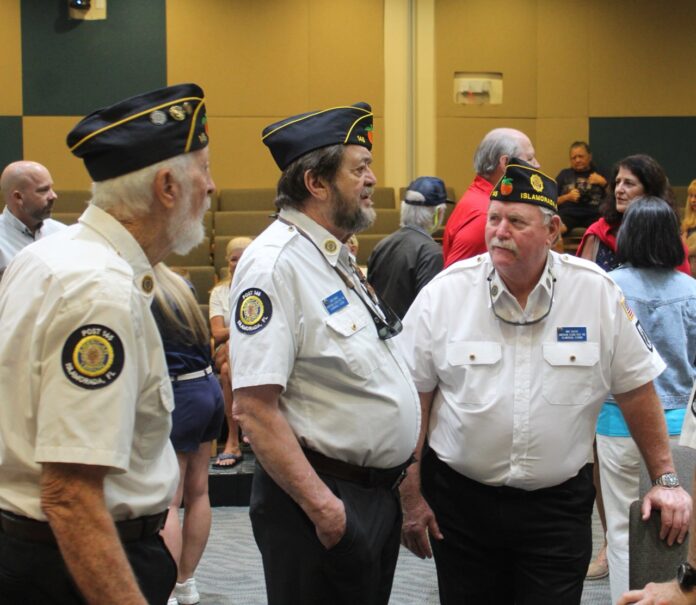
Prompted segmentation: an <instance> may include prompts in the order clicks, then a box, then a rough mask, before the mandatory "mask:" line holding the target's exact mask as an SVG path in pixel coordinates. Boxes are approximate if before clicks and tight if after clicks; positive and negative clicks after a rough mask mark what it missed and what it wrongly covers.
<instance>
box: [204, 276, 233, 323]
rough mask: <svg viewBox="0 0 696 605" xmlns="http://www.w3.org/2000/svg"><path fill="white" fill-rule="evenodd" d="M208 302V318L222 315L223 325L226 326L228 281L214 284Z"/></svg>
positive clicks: (227, 318)
mask: <svg viewBox="0 0 696 605" xmlns="http://www.w3.org/2000/svg"><path fill="white" fill-rule="evenodd" d="M209 302H210V305H209V312H208V316H209V317H210V319H212V318H213V317H218V316H222V319H223V321H224V322H225V327H226V328H228V327H229V325H230V282H225V283H222V284H218V285H217V286H215V287H214V288H213V291H212V292H211V293H210V301H209Z"/></svg>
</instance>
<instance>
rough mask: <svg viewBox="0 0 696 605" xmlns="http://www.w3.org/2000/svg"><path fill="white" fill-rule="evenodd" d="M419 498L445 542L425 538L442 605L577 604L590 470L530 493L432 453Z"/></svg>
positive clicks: (587, 543) (587, 542) (585, 551)
mask: <svg viewBox="0 0 696 605" xmlns="http://www.w3.org/2000/svg"><path fill="white" fill-rule="evenodd" d="M422 482H423V494H424V496H425V498H426V500H427V501H428V503H429V504H430V506H431V508H432V509H433V512H434V513H435V516H436V518H437V521H438V524H439V526H440V529H441V530H442V533H443V535H444V539H443V540H441V541H437V540H432V547H433V554H434V556H435V563H436V566H437V579H438V586H439V589H440V603H442V604H443V605H468V604H472V605H474V604H475V605H512V604H515V605H560V604H563V605H574V604H579V603H580V598H581V596H582V588H583V581H584V579H585V574H586V572H587V566H588V564H589V562H590V557H591V555H592V527H591V523H592V505H593V501H594V486H593V485H592V465H591V464H588V465H586V466H585V467H583V468H582V469H581V470H580V472H579V473H578V475H577V476H575V477H573V478H572V479H569V480H568V481H565V482H564V483H561V484H560V485H557V486H554V487H550V488H544V489H539V490H534V491H525V490H521V489H515V488H511V487H490V486H487V485H483V484H481V483H478V482H476V481H473V480H471V479H468V478H467V477H465V476H463V475H460V474H459V473H457V472H456V471H454V470H452V469H451V468H450V467H449V466H447V465H446V464H445V463H444V462H442V461H441V460H440V459H439V458H438V457H437V456H436V454H435V453H434V452H433V451H432V450H431V451H430V452H428V454H426V456H425V458H424V460H423V466H422Z"/></svg>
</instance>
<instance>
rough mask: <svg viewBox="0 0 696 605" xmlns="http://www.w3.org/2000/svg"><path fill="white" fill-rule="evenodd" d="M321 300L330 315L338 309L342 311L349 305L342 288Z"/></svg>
mask: <svg viewBox="0 0 696 605" xmlns="http://www.w3.org/2000/svg"><path fill="white" fill-rule="evenodd" d="M321 302H322V303H324V306H325V307H326V310H327V311H328V312H329V315H333V314H334V313H336V311H340V310H341V309H342V308H343V307H345V306H347V305H348V299H347V298H346V295H345V294H343V292H341V291H340V290H338V291H337V292H334V293H333V294H332V295H331V296H327V297H326V298H325V299H324V300H322V301H321Z"/></svg>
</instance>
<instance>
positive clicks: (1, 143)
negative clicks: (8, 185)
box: [0, 116, 23, 205]
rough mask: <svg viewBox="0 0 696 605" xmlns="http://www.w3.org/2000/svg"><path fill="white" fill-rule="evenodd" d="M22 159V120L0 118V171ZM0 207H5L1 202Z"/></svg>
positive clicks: (15, 117)
mask: <svg viewBox="0 0 696 605" xmlns="http://www.w3.org/2000/svg"><path fill="white" fill-rule="evenodd" d="M22 158H23V154H22V118H21V117H19V116H0V171H2V169H3V168H5V166H7V165H8V164H9V163H10V162H16V161H17V160H21V159H22ZM0 205H3V204H2V201H1V200H0Z"/></svg>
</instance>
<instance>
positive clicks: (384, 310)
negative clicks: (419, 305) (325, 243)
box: [278, 216, 402, 340]
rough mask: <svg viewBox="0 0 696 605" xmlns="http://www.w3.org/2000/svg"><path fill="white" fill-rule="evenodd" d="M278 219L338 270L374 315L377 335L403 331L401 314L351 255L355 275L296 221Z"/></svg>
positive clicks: (382, 336)
mask: <svg viewBox="0 0 696 605" xmlns="http://www.w3.org/2000/svg"><path fill="white" fill-rule="evenodd" d="M278 220H279V221H280V222H281V223H285V224H286V225H289V226H291V227H294V228H295V229H297V232H298V233H299V234H300V235H301V236H302V237H304V238H305V239H306V240H307V241H308V242H309V243H310V244H312V246H314V247H315V248H316V249H317V252H319V254H320V256H321V257H322V258H323V259H324V260H325V261H326V262H327V263H328V265H329V266H330V267H331V268H332V269H333V270H334V271H336V273H338V276H339V277H340V278H341V280H342V281H343V283H344V284H345V285H346V287H347V288H350V289H351V290H353V292H355V294H356V295H357V297H358V298H359V299H360V301H361V302H362V303H363V305H364V306H365V308H366V309H367V311H368V313H369V314H370V317H372V321H374V322H375V328H377V335H378V336H379V338H380V340H388V339H390V338H393V337H394V336H396V335H397V334H398V333H399V332H401V329H402V325H401V320H400V319H399V316H398V315H397V314H396V313H395V312H394V311H393V310H392V309H391V308H390V307H389V305H387V304H386V303H385V302H384V301H383V300H380V298H379V297H378V296H377V293H376V292H375V291H374V289H373V288H372V286H371V285H370V284H368V283H367V279H366V278H365V276H364V275H363V272H362V271H361V270H360V267H358V266H357V265H356V264H355V263H354V262H353V259H352V258H350V257H349V258H350V268H351V270H352V272H353V275H350V274H348V273H346V272H345V271H344V270H343V268H342V267H340V266H339V264H338V263H336V265H335V266H334V265H332V264H331V263H330V262H329V260H328V259H327V258H326V256H324V254H323V253H322V251H321V250H320V249H319V246H317V245H316V244H315V243H314V240H313V239H312V238H311V237H310V236H309V235H308V234H307V233H305V232H304V230H302V229H300V227H298V226H297V225H296V224H295V223H292V222H290V221H288V220H287V219H284V218H282V217H280V216H279V217H278ZM353 276H354V277H356V278H357V283H358V286H357V287H356V280H355V279H353Z"/></svg>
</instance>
